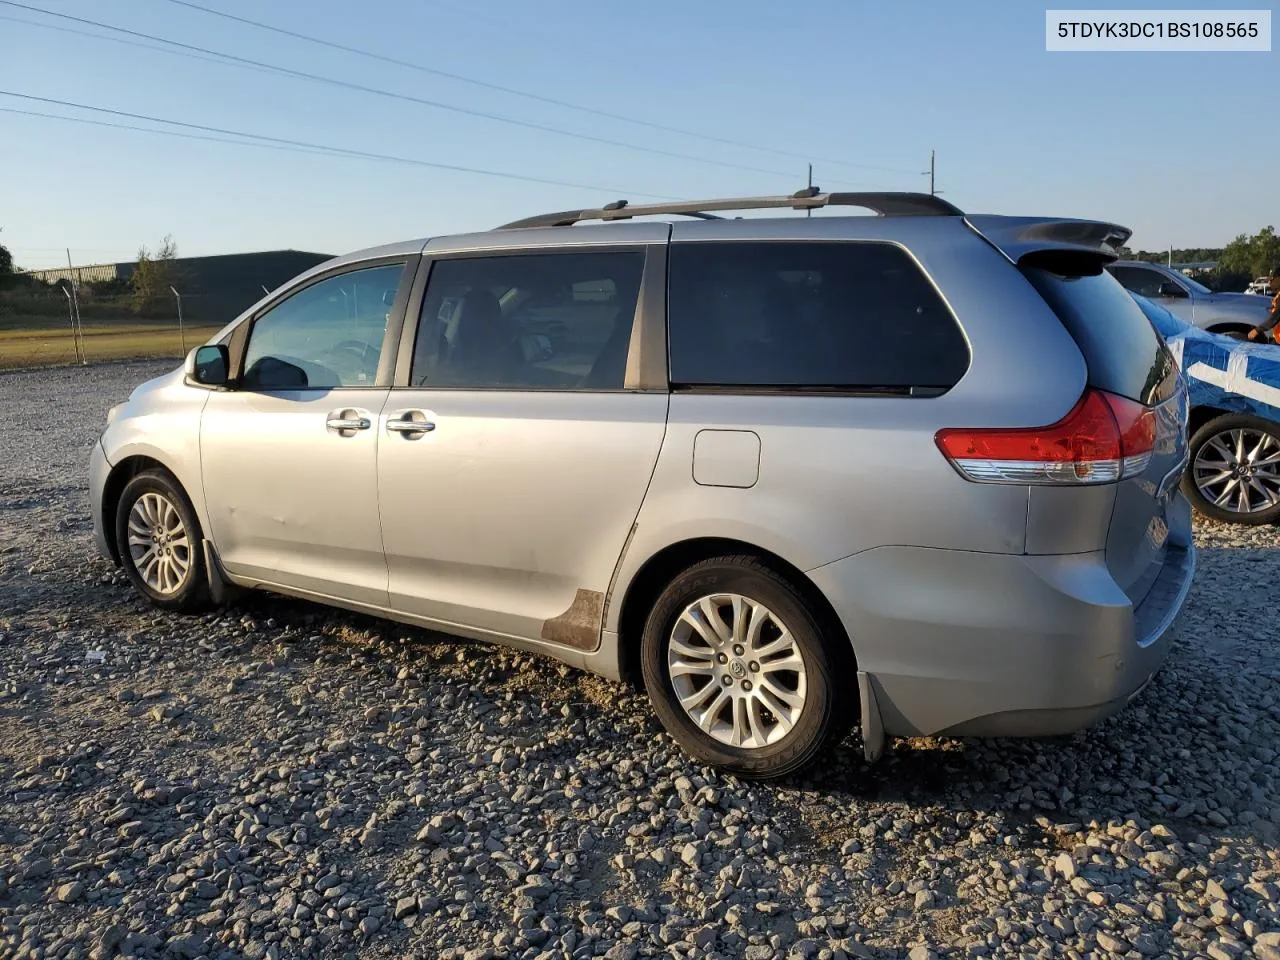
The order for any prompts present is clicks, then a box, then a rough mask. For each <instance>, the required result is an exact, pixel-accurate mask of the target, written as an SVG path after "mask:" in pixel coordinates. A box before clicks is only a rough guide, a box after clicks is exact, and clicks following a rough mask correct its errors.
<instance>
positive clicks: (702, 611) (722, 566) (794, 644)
mask: <svg viewBox="0 0 1280 960" xmlns="http://www.w3.org/2000/svg"><path fill="white" fill-rule="evenodd" d="M641 666H642V672H643V675H644V682H645V688H646V690H647V691H648V694H649V699H650V701H651V702H652V704H653V708H654V711H655V712H656V713H657V715H658V719H659V720H660V721H661V722H662V725H663V726H664V727H665V728H666V729H667V732H669V733H670V734H671V735H672V736H673V737H675V739H676V740H677V741H678V742H679V743H680V745H681V746H682V747H683V748H684V749H685V750H686V751H687V752H688V753H690V754H691V755H693V756H694V757H695V758H697V759H698V760H701V761H703V762H705V763H709V764H713V765H715V766H718V767H721V768H723V769H725V770H726V771H728V772H731V773H734V774H737V775H739V776H743V777H750V778H754V779H768V778H773V777H782V776H786V775H788V774H790V773H794V772H795V771H797V770H799V769H800V768H801V767H804V766H805V765H806V764H808V763H809V762H810V761H811V760H813V759H814V757H815V756H816V755H817V754H818V752H819V751H820V750H821V749H822V748H823V747H824V746H825V745H826V743H827V742H828V741H829V740H830V739H831V738H832V736H833V735H834V734H836V733H837V732H838V731H837V730H836V727H837V720H836V715H837V711H836V710H835V706H834V703H835V696H834V690H833V687H832V684H833V681H832V677H833V666H834V664H833V661H832V657H831V655H830V653H829V652H828V651H827V649H826V648H825V647H824V645H823V642H822V632H821V629H820V627H819V624H818V618H817V617H816V616H815V615H814V612H813V611H812V610H811V609H810V607H809V604H808V602H807V601H806V600H805V598H804V597H803V596H802V595H801V594H800V593H799V592H798V591H797V590H796V589H795V588H794V587H793V586H792V585H791V584H790V583H789V582H788V581H787V580H786V579H785V578H784V577H782V576H781V575H779V574H778V573H777V572H776V571H775V570H773V569H772V568H770V567H769V566H767V565H766V564H764V563H761V562H760V561H759V560H758V559H756V558H754V557H718V558H715V559H712V560H706V561H703V562H702V563H698V564H696V565H694V566H692V567H690V568H689V569H688V570H686V571H684V572H683V573H682V574H680V575H679V576H677V577H676V578H675V579H674V580H673V581H672V582H671V583H670V585H668V587H667V588H666V590H664V591H663V593H662V595H661V596H660V597H659V598H658V601H657V603H656V604H655V605H654V607H653V610H652V611H651V612H650V614H649V618H648V620H647V622H646V624H645V630H644V635H643V637H642V639H641Z"/></svg>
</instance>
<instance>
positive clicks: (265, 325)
mask: <svg viewBox="0 0 1280 960" xmlns="http://www.w3.org/2000/svg"><path fill="white" fill-rule="evenodd" d="M403 273H404V265H403V264H389V265H387V266H382V267H368V268H366V269H364V270H353V271H352V272H351V273H343V274H339V275H338V276H334V277H329V278H327V279H325V280H321V281H319V282H318V283H313V284H311V286H309V287H304V288H303V289H302V290H299V291H298V292H297V293H295V294H294V295H293V296H291V297H289V298H288V299H287V300H284V301H282V302H280V303H278V304H276V305H275V306H274V307H272V308H271V309H270V310H268V311H267V312H266V313H264V314H263V315H262V316H260V317H259V318H258V319H257V320H256V321H255V322H254V324H253V329H251V330H250V331H249V343H248V345H247V346H246V348H245V357H244V377H243V379H242V385H243V387H244V388H245V389H246V390H298V389H305V388H311V389H326V388H333V387H368V386H372V385H373V382H374V379H375V378H376V376H377V373H378V358H379V357H380V356H381V354H382V339H383V334H384V333H385V332H386V329H387V314H388V312H389V311H390V310H391V305H392V304H393V303H394V302H395V298H396V288H397V287H398V286H399V284H400V277H401V274H403Z"/></svg>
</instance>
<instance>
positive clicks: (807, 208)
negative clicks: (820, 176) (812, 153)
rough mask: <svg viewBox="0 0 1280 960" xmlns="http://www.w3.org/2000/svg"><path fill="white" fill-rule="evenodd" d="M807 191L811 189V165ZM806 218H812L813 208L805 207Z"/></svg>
mask: <svg viewBox="0 0 1280 960" xmlns="http://www.w3.org/2000/svg"><path fill="white" fill-rule="evenodd" d="M809 189H810V190H812V189H813V164H812V163H811V164H809ZM804 215H805V216H806V217H812V216H813V207H806V208H805V211H804Z"/></svg>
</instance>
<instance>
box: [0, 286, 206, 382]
mask: <svg viewBox="0 0 1280 960" xmlns="http://www.w3.org/2000/svg"><path fill="white" fill-rule="evenodd" d="M98 286H100V285H95V284H74V285H73V284H72V283H70V282H62V283H57V284H39V285H38V286H37V285H30V286H27V287H23V288H20V289H16V290H6V291H0V370H13V369H20V368H24V367H44V366H56V365H65V364H88V363H99V362H102V361H105V360H122V359H133V358H173V359H175V360H177V359H181V358H182V357H183V356H185V355H186V352H187V351H188V350H190V349H191V348H192V347H193V346H196V345H198V344H200V343H203V342H205V341H206V340H207V339H208V338H209V337H210V336H211V335H212V334H213V333H214V332H216V331H217V330H218V329H219V328H220V327H221V326H222V324H211V323H209V321H208V319H205V318H204V317H203V316H202V311H201V310H200V309H199V306H200V304H199V302H198V295H184V294H183V293H182V292H181V291H180V290H178V289H176V288H171V291H170V294H171V295H170V296H169V297H166V298H160V299H158V301H157V302H155V303H152V304H148V305H147V306H146V308H145V309H141V310H134V309H133V307H132V305H131V304H130V303H129V298H128V296H127V295H126V294H121V293H119V292H117V291H112V290H110V289H109V288H108V289H107V290H106V291H103V290H100V289H95V288H96V287H98ZM193 300H195V301H197V302H196V303H194V304H193V303H192V301H193ZM166 301H167V303H166ZM193 306H195V308H196V309H194V310H193V309H192V307H193ZM192 313H194V314H195V315H196V316H197V317H199V318H200V319H197V320H196V321H195V322H192V321H191V320H189V319H184V315H190V314H192Z"/></svg>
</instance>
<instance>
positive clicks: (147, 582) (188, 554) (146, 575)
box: [116, 470, 211, 612]
mask: <svg viewBox="0 0 1280 960" xmlns="http://www.w3.org/2000/svg"><path fill="white" fill-rule="evenodd" d="M116 544H117V546H118V548H119V551H120V563H121V565H122V566H123V567H124V572H125V574H126V575H127V576H128V577H129V580H130V581H131V582H132V583H133V585H134V587H135V588H136V589H137V591H138V592H139V593H141V594H142V595H143V596H144V597H146V598H147V599H148V600H149V601H151V603H152V605H154V606H157V607H160V608H161V609H163V610H178V611H182V612H194V611H197V610H202V609H205V608H206V607H208V606H209V604H210V602H211V601H210V595H209V580H208V576H207V575H206V573H205V565H204V549H203V547H204V541H203V539H202V538H201V533H200V521H199V520H197V519H196V513H195V510H194V509H193V508H192V506H191V501H190V500H188V499H187V495H186V493H185V492H183V489H182V486H181V485H180V484H179V483H178V481H177V480H176V479H174V477H173V476H172V475H171V474H170V473H169V472H168V471H166V470H146V471H143V472H142V473H139V474H138V475H137V476H136V477H134V478H133V479H132V480H130V481H129V482H128V483H127V484H126V485H125V488H124V490H123V491H121V493H120V500H119V502H118V503H117V504H116Z"/></svg>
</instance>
